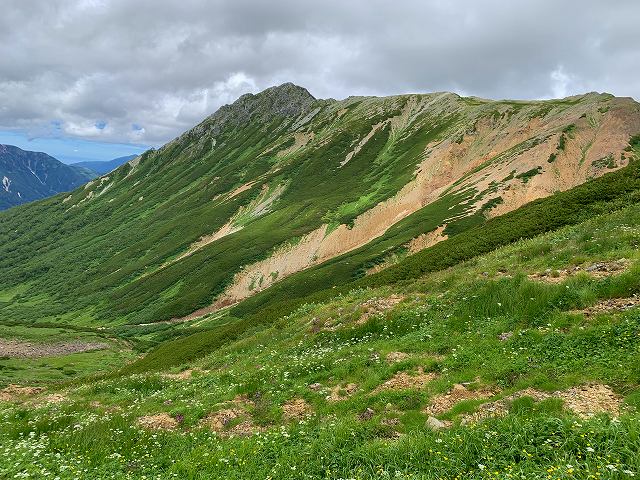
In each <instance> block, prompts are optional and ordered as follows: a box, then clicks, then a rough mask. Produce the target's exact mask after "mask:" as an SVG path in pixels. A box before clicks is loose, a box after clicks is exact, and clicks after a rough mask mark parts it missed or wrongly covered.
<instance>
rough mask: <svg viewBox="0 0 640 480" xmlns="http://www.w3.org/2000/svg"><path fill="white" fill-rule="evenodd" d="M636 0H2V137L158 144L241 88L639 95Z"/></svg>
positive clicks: (125, 149)
mask: <svg viewBox="0 0 640 480" xmlns="http://www.w3.org/2000/svg"><path fill="white" fill-rule="evenodd" d="M639 19H640V1H638V0H615V1H613V0H612V1H609V2H604V1H600V0H563V1H558V0H512V1H504V0H457V1H448V0H393V1H391V0H348V1H346V0H322V1H313V2H312V1H305V0H269V1H266V0H252V1H250V0H3V1H2V15H0V143H13V144H17V145H19V146H22V147H23V148H31V149H34V150H44V151H47V152H48V153H51V154H54V155H56V156H58V157H59V158H60V159H62V160H64V161H74V160H81V159H108V158H112V157H115V156H119V155H124V154H127V153H137V152H139V151H142V150H143V149H145V148H147V147H148V146H158V145H161V144H163V143H165V142H167V141H168V140H170V139H171V138H173V137H175V136H176V135H178V134H179V133H181V132H182V131H184V130H186V129H188V128H190V127H191V126H193V125H195V124H196V123H198V122H199V121H200V120H202V119H203V118H204V117H206V116H207V115H209V114H210V113H212V112H214V111H215V110H216V109H217V108H218V107H219V106H220V105H222V104H225V103H230V102H232V101H233V100H234V99H235V98H237V97H238V96H239V95H241V94H243V93H246V92H257V91H259V90H262V89H264V88H266V87H268V86H271V85H275V84H280V83H283V82H287V81H292V82H294V83H297V84H299V85H302V86H304V87H306V88H307V89H308V90H309V91H310V92H311V93H312V94H313V95H315V96H316V97H322V98H326V97H333V98H343V97H346V96H349V95H389V94H395V93H406V92H431V91H441V90H448V91H454V92H457V93H460V94H464V95H477V96H482V97H488V98H522V99H531V98H551V97H563V96H567V95H573V94H577V93H583V92H587V91H593V90H595V91H607V92H610V93H614V94H616V95H621V96H632V97H634V98H636V99H640V28H638V20H639Z"/></svg>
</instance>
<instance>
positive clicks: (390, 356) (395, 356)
mask: <svg viewBox="0 0 640 480" xmlns="http://www.w3.org/2000/svg"><path fill="white" fill-rule="evenodd" d="M409 357H410V355H409V354H408V353H405V352H389V353H387V356H386V360H387V362H388V363H398V362H402V361H403V360H406V359H407V358H409Z"/></svg>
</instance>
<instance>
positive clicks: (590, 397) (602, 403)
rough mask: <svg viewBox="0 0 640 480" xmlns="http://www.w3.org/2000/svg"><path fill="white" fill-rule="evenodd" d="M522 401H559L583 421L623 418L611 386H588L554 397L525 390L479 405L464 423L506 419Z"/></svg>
mask: <svg viewBox="0 0 640 480" xmlns="http://www.w3.org/2000/svg"><path fill="white" fill-rule="evenodd" d="M522 397H531V398H533V399H534V400H535V401H537V402H539V401H541V400H547V399H549V398H559V399H561V400H563V402H564V406H565V408H567V409H569V410H571V411H572V412H574V413H575V414H576V415H578V416H580V417H582V418H588V417H591V416H593V415H597V414H598V413H608V414H610V415H611V416H613V417H617V416H618V415H620V408H621V407H622V398H621V397H620V396H619V395H617V394H616V393H615V392H613V391H612V390H611V388H609V386H608V385H601V384H586V385H581V386H577V387H572V388H569V389H567V390H560V391H557V392H552V393H548V392H542V391H540V390H536V389H534V388H526V389H524V390H521V391H520V392H516V393H514V394H513V395H510V396H508V397H505V398H503V399H501V400H497V401H495V402H489V403H485V404H483V405H480V407H478V409H477V410H476V411H475V412H474V413H472V414H469V415H464V416H463V417H462V423H463V424H465V423H474V422H478V421H481V420H484V419H487V418H491V417H503V416H505V415H507V414H508V413H509V405H510V403H511V402H512V401H513V400H516V399H518V398H522Z"/></svg>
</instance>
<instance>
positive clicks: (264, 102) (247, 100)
mask: <svg viewBox="0 0 640 480" xmlns="http://www.w3.org/2000/svg"><path fill="white" fill-rule="evenodd" d="M315 101H316V99H315V97H314V96H313V95H311V94H310V93H309V91H308V90H307V89H306V88H303V87H300V86H298V85H294V84H293V83H291V82H287V83H283V84H282V85H277V86H274V87H269V88H267V89H265V90H263V91H261V92H259V93H256V94H253V93H246V94H244V95H242V96H241V97H240V98H238V99H237V100H236V101H235V102H233V103H232V104H230V105H223V106H222V107H220V108H219V109H218V110H217V111H216V112H215V113H214V114H213V115H211V116H209V117H208V118H207V119H206V120H205V121H204V122H202V123H201V124H200V125H198V126H196V127H195V128H194V129H192V130H191V131H190V132H187V133H193V134H196V135H203V134H211V135H214V136H215V135H218V134H219V133H220V132H221V131H222V130H223V129H225V128H229V127H231V128H234V127H237V126H239V125H243V124H246V123H247V122H249V121H250V120H252V121H257V122H260V123H264V124H268V123H270V122H272V121H273V120H275V119H277V118H281V119H285V118H290V119H294V118H297V117H299V116H300V115H302V114H304V113H306V112H308V111H309V110H310V109H311V106H312V105H313V103H314V102H315Z"/></svg>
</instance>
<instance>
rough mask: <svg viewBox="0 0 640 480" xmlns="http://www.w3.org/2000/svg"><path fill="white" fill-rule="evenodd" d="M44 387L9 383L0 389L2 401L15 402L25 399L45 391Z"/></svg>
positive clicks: (0, 399)
mask: <svg viewBox="0 0 640 480" xmlns="http://www.w3.org/2000/svg"><path fill="white" fill-rule="evenodd" d="M44 390H45V389H44V388H43V387H21V386H20V385H13V384H12V385H9V386H7V387H5V388H3V389H2V390H0V401H3V402H15V401H20V400H22V399H24V398H25V397H32V396H34V395H38V394H39V393H42V392H44Z"/></svg>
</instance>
